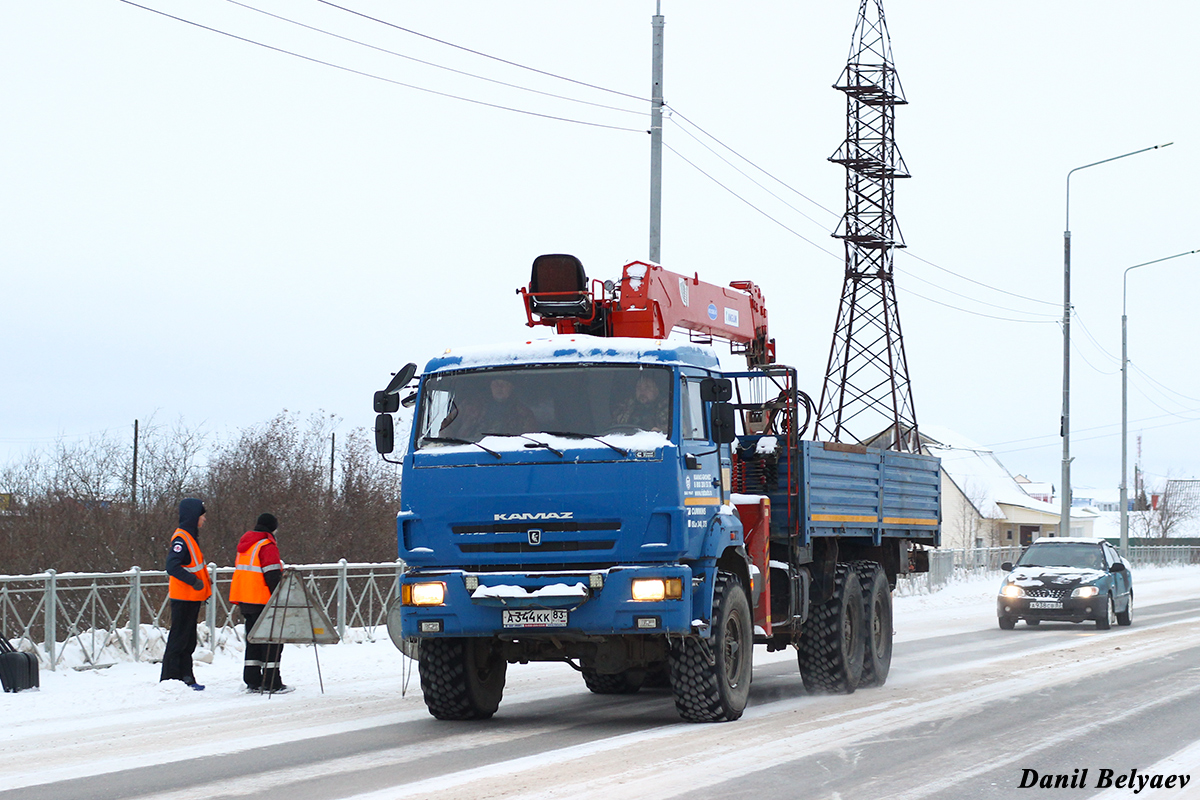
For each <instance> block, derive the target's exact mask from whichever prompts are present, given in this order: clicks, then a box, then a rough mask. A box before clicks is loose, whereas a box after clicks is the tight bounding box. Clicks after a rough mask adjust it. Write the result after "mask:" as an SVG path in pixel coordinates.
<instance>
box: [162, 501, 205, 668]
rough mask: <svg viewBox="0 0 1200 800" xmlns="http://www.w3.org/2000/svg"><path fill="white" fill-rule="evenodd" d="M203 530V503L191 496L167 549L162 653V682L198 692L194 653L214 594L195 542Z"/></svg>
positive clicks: (181, 505)
mask: <svg viewBox="0 0 1200 800" xmlns="http://www.w3.org/2000/svg"><path fill="white" fill-rule="evenodd" d="M203 527H204V503H202V502H201V501H199V500H197V499H196V498H194V497H189V498H187V499H186V500H183V501H182V502H180V504H179V527H178V528H176V529H175V533H174V534H173V535H172V537H171V543H170V544H169V545H168V546H167V575H168V588H167V596H168V597H169V598H170V600H171V632H170V633H169V634H167V649H166V651H165V652H164V653H163V661H162V673H161V676H160V677H159V680H160V681H170V680H177V681H183V682H184V683H186V684H187V685H188V686H191V687H192V688H193V689H195V690H196V691H203V690H204V686H202V685H201V684H199V683H196V676H195V674H194V673H193V672H192V653H194V652H195V650H196V623H197V621H198V619H199V618H200V609H201V607H203V605H204V601H205V600H207V599H208V597H209V595H211V594H212V585H211V579H210V577H209V574H208V566H207V565H206V564H205V563H204V554H203V553H202V552H200V545H199V543H198V542H197V541H196V539H197V537H198V536H199V535H200V529H201V528H203Z"/></svg>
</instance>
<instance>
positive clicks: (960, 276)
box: [899, 249, 1061, 306]
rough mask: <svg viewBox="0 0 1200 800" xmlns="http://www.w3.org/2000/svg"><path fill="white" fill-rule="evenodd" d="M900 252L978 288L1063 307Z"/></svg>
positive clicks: (908, 252)
mask: <svg viewBox="0 0 1200 800" xmlns="http://www.w3.org/2000/svg"><path fill="white" fill-rule="evenodd" d="M899 252H900V254H901V255H906V256H908V257H909V258H915V259H916V260H917V261H920V262H921V263H922V264H928V265H929V266H931V267H933V268H934V269H939V270H941V271H942V272H945V273H947V274H949V275H953V276H954V277H956V278H961V279H962V280H964V281H968V282H969V283H974V284H976V285H978V286H982V287H983V288H985V289H991V290H992V291H993V292H1000V294H1007V295H1009V296H1011V297H1019V298H1020V299H1022V300H1028V301H1029V302H1031V303H1042V304H1044V305H1048V306H1053V305H1061V304H1059V303H1055V302H1053V301H1051V300H1039V299H1037V298H1036V297H1027V296H1026V295H1023V294H1017V293H1016V292H1010V291H1007V290H1006V289H1001V288H999V287H996V286H992V285H991V284H987V283H984V282H983V281H977V280H975V279H974V278H968V277H967V276H966V275H960V274H959V273H957V272H955V271H954V270H951V269H946V268H945V267H941V266H938V265H937V264H935V263H933V262H932V261H930V260H928V259H925V258H921V257H920V256H919V255H917V254H915V253H913V252H910V251H909V250H907V249H904V250H901V251H899Z"/></svg>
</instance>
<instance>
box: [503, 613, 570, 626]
mask: <svg viewBox="0 0 1200 800" xmlns="http://www.w3.org/2000/svg"><path fill="white" fill-rule="evenodd" d="M501 614H502V619H503V621H504V627H506V628H565V627H567V611H566V609H563V608H506V609H504V611H502V612H501Z"/></svg>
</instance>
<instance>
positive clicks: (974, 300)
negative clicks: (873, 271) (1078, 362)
mask: <svg viewBox="0 0 1200 800" xmlns="http://www.w3.org/2000/svg"><path fill="white" fill-rule="evenodd" d="M897 271H898V272H901V273H903V274H905V275H907V276H908V277H910V278H912V279H913V280H917V281H920V282H921V283H927V284H929V285H930V286H933V287H936V288H938V289H941V290H942V291H943V292H948V293H950V294H952V295H955V296H956V297H961V298H962V299H964V300H970V301H971V302H972V303H979V304H980V305H985V306H991V307H992V308H998V309H1000V310H1001V311H1011V312H1012V313H1014V314H1030V315H1032V316H1035V317H1046V318H1047V319H1045V320H1025V321H1027V322H1052V321H1057V318H1052V317H1051V315H1050V314H1038V313H1035V312H1033V311H1021V310H1020V309H1016V308H1009V307H1008V306H1000V305H996V304H995V303H989V302H987V301H986V300H978V299H976V298H974V297H971V296H969V295H965V294H961V293H959V292H956V291H954V290H953V289H947V288H946V287H945V286H941V285H940V284H936V283H934V282H933V281H930V280H926V279H925V278H922V277H920V276H919V275H916V274H915V273H913V272H910V271H909V270H906V269H901V268H897ZM960 310H962V311H965V310H966V309H960Z"/></svg>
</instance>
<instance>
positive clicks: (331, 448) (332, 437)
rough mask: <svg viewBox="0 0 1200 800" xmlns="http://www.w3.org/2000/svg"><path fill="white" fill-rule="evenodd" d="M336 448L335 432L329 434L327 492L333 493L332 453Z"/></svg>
mask: <svg viewBox="0 0 1200 800" xmlns="http://www.w3.org/2000/svg"><path fill="white" fill-rule="evenodd" d="M336 449H337V434H336V433H331V434H329V494H330V495H331V496H332V495H333V454H334V452H335V450H336Z"/></svg>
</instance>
